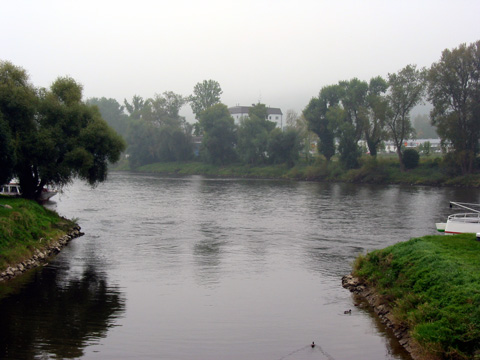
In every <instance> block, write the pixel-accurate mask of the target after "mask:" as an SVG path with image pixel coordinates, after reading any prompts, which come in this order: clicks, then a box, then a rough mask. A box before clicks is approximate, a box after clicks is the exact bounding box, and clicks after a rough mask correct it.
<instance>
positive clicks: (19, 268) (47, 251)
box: [0, 225, 83, 282]
mask: <svg viewBox="0 0 480 360" xmlns="http://www.w3.org/2000/svg"><path fill="white" fill-rule="evenodd" d="M82 235H83V233H82V232H81V231H80V226H78V225H75V226H74V227H73V228H72V229H71V230H70V231H68V233H67V234H66V235H63V236H62V237H60V238H59V239H58V240H57V241H54V242H53V243H51V244H50V245H48V246H46V247H45V248H43V249H42V250H39V249H35V252H34V254H33V256H32V257H31V258H30V259H28V260H25V261H22V262H20V263H18V264H16V265H15V266H10V267H8V268H7V269H6V270H5V271H3V272H1V273H0V282H2V281H6V280H10V279H13V278H14V277H16V276H18V275H21V274H23V273H24V272H25V271H27V270H29V269H32V268H34V267H37V266H40V265H42V264H45V263H46V262H47V261H48V259H49V258H50V257H51V256H53V255H56V254H58V253H59V252H60V251H61V250H62V248H63V247H65V246H66V245H67V244H68V243H69V242H70V241H71V240H73V239H75V238H77V237H80V236H82Z"/></svg>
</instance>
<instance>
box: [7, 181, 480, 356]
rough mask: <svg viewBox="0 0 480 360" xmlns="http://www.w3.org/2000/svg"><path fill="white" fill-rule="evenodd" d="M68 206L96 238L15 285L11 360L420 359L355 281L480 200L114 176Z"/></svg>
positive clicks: (67, 198)
mask: <svg viewBox="0 0 480 360" xmlns="http://www.w3.org/2000/svg"><path fill="white" fill-rule="evenodd" d="M53 200H54V201H52V202H50V203H48V204H47V207H50V208H52V209H55V210H56V211H57V212H58V213H59V214H61V215H63V216H66V217H68V218H75V219H76V220H77V221H78V223H79V224H80V226H81V227H82V231H83V232H85V235H84V236H82V237H80V238H77V239H75V240H73V241H72V242H71V243H70V244H69V245H68V246H67V247H66V248H64V249H63V250H62V252H61V253H60V254H59V255H58V256H57V257H56V258H54V259H52V261H51V262H50V263H49V264H48V265H46V266H43V267H42V268H39V269H36V270H33V271H30V272H29V273H27V274H26V275H24V276H22V277H20V278H18V279H15V280H14V281H11V282H9V283H8V284H2V285H0V358H1V359H133V358H135V359H178V360H187V359H233V360H236V359H242V360H243V359H250V360H255V359H258V360H260V359H261V360H281V359H282V360H294V359H328V360H332V359H335V360H341V359H345V360H346V359H357V360H363V359H364V360H367V359H368V360H377V359H378V360H383V359H402V360H407V359H409V356H408V354H406V353H405V352H404V351H403V349H402V348H401V347H400V346H399V345H398V343H397V341H396V340H395V339H394V338H393V337H392V336H391V334H389V332H388V331H386V330H385V329H384V328H383V326H382V325H380V324H379V323H378V322H377V321H376V320H375V317H373V316H372V315H371V313H369V311H368V310H365V309H362V308H359V307H355V306H354V301H353V299H352V296H351V294H350V293H349V292H348V291H347V290H345V289H343V288H342V286H341V277H342V276H343V275H345V274H347V273H349V272H350V270H351V265H352V262H353V261H354V259H355V257H356V256H357V255H358V254H360V253H365V252H366V251H370V250H373V249H378V248H383V247H386V246H388V245H392V244H395V243H397V242H399V241H405V240H408V239H409V238H411V237H416V236H423V235H427V234H434V233H435V224H434V223H435V222H438V221H440V220H444V219H445V218H446V216H447V215H448V214H450V213H451V212H450V209H449V208H448V202H449V201H450V200H457V201H467V202H477V201H478V200H479V191H478V190H471V189H454V188H430V187H418V186H412V187H409V186H405V187H403V186H372V185H354V184H330V183H311V182H292V181H279V180H246V179H209V178H205V177H202V176H187V177H169V176H161V175H155V174H138V173H120V172H114V173H111V174H110V175H109V179H108V181H107V182H105V183H103V184H101V185H99V186H98V187H96V188H94V189H91V188H89V187H88V186H87V185H85V184H83V183H81V182H75V183H74V184H73V185H71V186H69V187H68V188H66V189H65V191H64V193H63V194H59V195H58V196H56V197H55V198H53ZM348 309H351V310H352V313H351V314H344V311H345V310H348ZM312 341H315V343H316V344H317V346H316V347H315V348H311V347H310V346H309V344H310V343H311V342H312Z"/></svg>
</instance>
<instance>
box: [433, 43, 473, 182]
mask: <svg viewBox="0 0 480 360" xmlns="http://www.w3.org/2000/svg"><path fill="white" fill-rule="evenodd" d="M428 99H429V101H431V102H432V104H433V110H432V111H431V113H430V116H431V119H432V124H433V125H436V126H437V132H438V135H439V136H440V138H441V139H442V143H445V142H450V143H451V146H452V148H453V150H454V157H455V160H456V162H457V164H458V165H459V166H460V168H461V171H462V173H463V174H469V173H472V172H473V170H474V159H475V157H476V155H477V154H478V151H479V148H478V141H479V138H480V41H477V42H475V43H472V44H470V45H468V46H467V45H466V44H461V45H460V46H459V47H458V48H455V49H453V50H448V49H445V50H444V51H443V52H442V56H441V58H440V61H438V62H437V63H434V64H433V65H432V66H431V68H430V70H429V72H428Z"/></svg>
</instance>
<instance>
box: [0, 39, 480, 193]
mask: <svg viewBox="0 0 480 360" xmlns="http://www.w3.org/2000/svg"><path fill="white" fill-rule="evenodd" d="M82 92H83V88H82V86H81V85H80V84H79V83H78V82H76V81H75V80H74V79H72V78H69V77H59V78H58V79H56V80H55V81H54V82H53V83H52V85H51V86H50V88H48V89H46V88H37V87H35V86H34V85H33V84H31V82H30V80H29V77H28V75H27V73H26V71H25V70H24V69H22V68H20V67H17V66H15V65H13V64H12V63H10V62H7V61H0V183H4V182H6V181H8V180H9V179H11V178H12V177H17V178H18V179H19V180H20V184H21V187H22V191H23V193H24V196H26V197H29V198H35V197H36V196H38V194H39V192H40V191H41V190H42V188H43V187H44V186H45V184H48V183H50V184H56V185H59V186H63V185H65V184H67V183H68V182H70V181H71V180H72V179H73V178H74V177H79V178H81V179H84V180H86V181H87V182H89V183H90V184H92V185H94V184H96V183H97V182H99V181H103V180H105V178H106V176H107V167H108V163H109V162H115V161H117V160H118V159H119V157H120V155H121V153H122V152H123V151H125V149H127V156H128V161H129V163H130V166H131V167H132V168H136V167H138V166H141V165H143V164H148V163H154V162H169V161H185V160H191V159H193V158H194V156H195V154H194V147H193V143H194V137H197V138H201V139H202V140H201V145H200V148H199V152H198V158H199V159H200V160H201V161H204V162H208V163H213V164H221V165H222V164H228V163H232V162H243V163H245V164H251V165H261V164H268V163H273V164H278V163H287V164H288V165H290V166H292V165H294V164H295V162H297V161H298V159H299V156H300V154H301V153H302V154H303V155H304V156H305V157H306V159H307V160H309V158H310V150H311V147H310V146H311V144H312V143H314V142H315V143H316V144H317V150H318V153H319V154H321V155H322V156H323V157H324V158H325V159H326V161H327V163H328V162H330V161H331V159H332V157H334V156H338V159H339V161H340V162H341V163H342V165H343V166H344V167H345V168H346V169H352V168H356V167H358V166H359V158H360V156H361V155H362V151H361V148H360V146H359V141H360V140H364V142H365V143H366V145H367V147H368V151H369V153H370V155H371V156H373V157H375V156H376V155H377V153H378V150H379V149H380V147H381V144H382V143H383V142H384V141H386V140H391V141H393V142H394V144H395V146H396V149H397V155H398V158H399V162H400V166H401V168H402V169H405V159H404V157H405V152H404V147H403V146H402V145H403V143H404V141H405V140H406V139H409V138H411V137H412V136H413V133H414V131H413V127H412V121H411V119H410V113H411V110H412V108H413V107H414V106H416V105H418V104H420V103H421V102H422V101H424V100H427V101H429V102H430V103H431V104H432V106H433V109H432V111H431V113H430V121H431V124H432V125H433V126H435V127H436V129H437V133H438V135H439V136H440V138H441V141H442V145H443V147H444V148H445V149H447V150H448V151H447V154H446V156H445V157H444V161H445V162H448V163H449V164H450V165H451V166H453V167H455V168H456V169H457V171H458V172H461V173H463V174H469V173H472V172H473V171H474V170H475V168H476V166H475V164H476V160H477V155H478V151H479V139H480V41H477V42H475V43H472V44H469V45H467V44H461V45H460V46H458V47H457V48H454V49H452V50H449V49H446V50H444V51H443V52H442V54H441V57H440V60H439V61H437V62H435V63H434V64H432V66H431V67H430V68H429V69H426V68H423V69H418V68H417V66H416V65H407V66H405V67H404V68H403V69H401V70H399V71H398V72H396V73H392V74H388V77H387V78H386V79H384V78H382V77H381V76H377V77H374V78H372V79H370V81H369V82H366V81H362V80H359V79H357V78H353V79H351V80H344V81H339V82H338V83H337V84H333V85H328V86H324V87H323V88H321V90H320V92H319V94H318V96H317V97H313V98H312V99H311V100H310V102H309V103H308V104H307V106H306V107H305V109H304V110H303V112H302V114H301V115H298V114H296V113H295V112H293V111H288V112H287V114H286V123H287V126H286V127H285V128H284V129H279V128H277V127H276V124H275V123H274V122H271V121H269V120H268V116H267V107H266V106H265V104H261V103H257V104H255V105H254V106H252V107H251V108H250V110H249V114H248V116H247V117H244V118H243V119H240V122H239V124H235V122H234V119H233V117H232V116H231V115H230V113H229V110H228V108H227V106H226V105H224V104H222V103H221V101H220V96H221V94H222V89H221V87H220V84H219V83H218V82H216V81H214V80H204V81H203V82H199V83H197V84H196V85H195V86H194V88H193V93H192V95H189V96H183V95H179V94H176V93H174V92H171V91H166V92H164V93H163V94H155V95H154V96H153V97H152V98H147V99H143V98H142V97H140V96H138V95H135V96H133V98H132V99H131V100H130V101H128V100H126V99H125V100H124V103H123V105H120V104H119V103H118V102H117V101H116V100H115V99H107V98H100V99H99V98H91V99H88V100H86V101H84V100H82V97H83V94H82ZM186 104H190V106H191V108H192V110H193V112H194V113H195V117H196V119H197V122H196V123H194V124H190V123H188V122H187V121H186V120H185V118H184V117H182V116H180V115H179V112H180V109H181V108H182V107H183V106H184V105H186ZM127 145H128V147H127Z"/></svg>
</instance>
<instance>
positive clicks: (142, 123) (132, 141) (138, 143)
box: [127, 91, 193, 169]
mask: <svg viewBox="0 0 480 360" xmlns="http://www.w3.org/2000/svg"><path fill="white" fill-rule="evenodd" d="M186 101H187V99H186V98H185V97H184V96H182V95H180V94H176V93H174V92H172V91H165V92H164V93H163V94H161V95H160V94H155V96H154V97H153V98H148V99H146V100H144V101H143V99H142V101H139V100H138V99H137V100H136V98H135V97H134V99H133V100H132V104H135V103H136V104H137V105H138V106H136V107H134V106H133V105H131V104H130V108H131V109H133V110H132V111H131V115H130V117H131V124H130V127H129V129H128V136H127V141H128V144H129V148H128V153H129V163H130V167H131V168H133V169H135V168H136V167H138V166H141V165H145V164H151V163H155V162H169V161H185V160H190V159H191V158H192V156H193V145H192V126H191V125H190V124H188V123H187V122H186V120H185V118H184V117H183V116H180V114H179V113H180V109H181V108H182V107H183V105H184V104H185V103H186ZM135 109H136V110H135Z"/></svg>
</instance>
